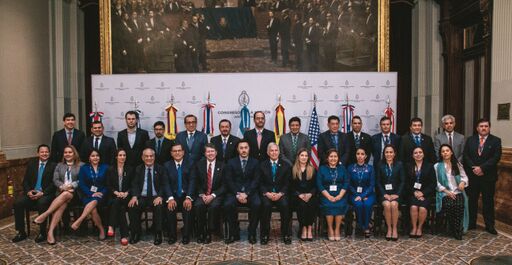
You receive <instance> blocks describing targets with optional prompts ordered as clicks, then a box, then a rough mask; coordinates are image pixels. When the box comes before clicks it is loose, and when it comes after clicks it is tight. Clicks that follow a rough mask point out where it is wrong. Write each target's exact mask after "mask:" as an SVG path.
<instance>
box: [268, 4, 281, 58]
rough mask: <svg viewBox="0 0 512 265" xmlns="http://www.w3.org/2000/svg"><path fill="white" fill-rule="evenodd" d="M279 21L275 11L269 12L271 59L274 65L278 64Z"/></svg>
mask: <svg viewBox="0 0 512 265" xmlns="http://www.w3.org/2000/svg"><path fill="white" fill-rule="evenodd" d="M279 22H280V21H279V20H278V19H277V18H276V17H274V12H273V11H268V24H267V33H268V42H269V45H270V57H271V59H272V62H273V63H277V43H278V42H279Z"/></svg>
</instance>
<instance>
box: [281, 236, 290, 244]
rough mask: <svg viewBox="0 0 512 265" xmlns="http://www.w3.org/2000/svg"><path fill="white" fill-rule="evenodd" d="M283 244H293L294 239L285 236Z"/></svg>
mask: <svg viewBox="0 0 512 265" xmlns="http://www.w3.org/2000/svg"><path fill="white" fill-rule="evenodd" d="M283 242H284V244H285V245H290V244H291V243H292V238H291V237H289V236H285V237H284V238H283Z"/></svg>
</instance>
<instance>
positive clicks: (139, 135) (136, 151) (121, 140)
mask: <svg viewBox="0 0 512 265" xmlns="http://www.w3.org/2000/svg"><path fill="white" fill-rule="evenodd" d="M148 140H149V135H148V131H146V130H144V129H140V128H137V132H136V134H135V142H134V144H133V148H132V147H130V142H129V141H128V131H127V130H126V129H124V130H122V131H120V132H119V133H117V148H123V149H124V150H126V164H128V165H130V166H132V167H136V166H138V165H140V164H142V151H143V150H144V144H145V143H146V142H147V141H148Z"/></svg>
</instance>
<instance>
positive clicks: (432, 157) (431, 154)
mask: <svg viewBox="0 0 512 265" xmlns="http://www.w3.org/2000/svg"><path fill="white" fill-rule="evenodd" d="M420 138H421V145H420V146H421V147H422V148H423V153H424V155H425V158H424V159H425V161H427V162H430V163H432V164H434V163H435V162H436V154H435V151H434V142H433V141H432V137H430V136H428V135H426V134H423V133H422V134H421V136H420ZM414 148H416V143H415V142H414V138H413V135H412V134H411V133H406V134H404V135H402V139H401V140H400V151H399V152H398V155H399V157H400V161H402V163H404V164H407V163H410V162H412V161H413V159H412V151H413V150H414Z"/></svg>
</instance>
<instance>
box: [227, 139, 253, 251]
mask: <svg viewBox="0 0 512 265" xmlns="http://www.w3.org/2000/svg"><path fill="white" fill-rule="evenodd" d="M237 151H238V156H237V157H235V158H232V159H230V160H229V161H228V163H227V165H226V167H225V168H224V172H225V175H224V180H225V182H226V185H227V187H226V188H227V191H226V193H227V194H226V196H225V200H224V206H223V208H224V213H226V215H227V216H226V217H227V219H228V223H229V228H228V237H227V239H226V244H230V243H233V242H234V241H238V240H240V226H239V223H238V211H237V206H248V207H249V243H251V244H255V243H256V228H257V227H258V220H259V216H260V207H261V200H260V196H259V190H258V188H259V187H258V181H259V162H258V160H256V159H255V158H253V157H250V156H249V142H247V141H246V140H240V142H238V145H237Z"/></svg>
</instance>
